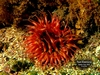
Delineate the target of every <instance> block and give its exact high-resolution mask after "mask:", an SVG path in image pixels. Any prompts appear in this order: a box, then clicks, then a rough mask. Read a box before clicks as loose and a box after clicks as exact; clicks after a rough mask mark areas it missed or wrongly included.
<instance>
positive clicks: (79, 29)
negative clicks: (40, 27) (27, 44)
mask: <svg viewBox="0 0 100 75" xmlns="http://www.w3.org/2000/svg"><path fill="white" fill-rule="evenodd" d="M0 2H1V4H0V10H1V11H0V15H1V17H0V75H100V30H99V29H100V1H99V0H87V1H84V0H76V1H74V0H65V1H64V0H57V1H56V0H46V2H45V0H38V1H36V2H35V1H31V0H25V1H24V0H22V1H20V0H15V1H14V0H4V1H2V0H0ZM29 8H31V10H30V9H29ZM40 10H41V11H42V12H49V13H52V14H57V15H58V17H59V18H60V19H61V25H64V24H65V23H66V21H67V24H68V25H69V26H70V28H71V29H72V31H73V33H75V34H76V35H80V36H81V37H82V38H83V39H82V40H81V42H80V44H81V45H80V46H81V47H80V50H79V52H78V53H76V54H75V55H74V56H75V57H74V60H75V61H69V62H68V64H67V65H64V66H61V68H60V69H53V68H48V69H47V70H42V69H40V68H38V67H35V65H34V63H33V62H31V61H30V60H29V59H28V58H27V56H26V55H25V53H24V51H25V48H24V46H23V41H24V36H25V35H27V34H26V30H27V28H26V27H25V25H27V24H28V23H27V21H26V20H27V19H28V18H29V17H32V16H34V15H36V14H37V12H39V13H41V12H40ZM5 15H6V16H5ZM9 17H10V19H9ZM82 60H87V61H88V60H89V61H90V63H91V64H89V66H86V67H85V68H84V67H82V65H81V67H80V66H79V64H78V63H76V62H78V61H79V62H81V61H82ZM81 64H82V63H81ZM86 64H87V63H86ZM86 64H85V65H86Z"/></svg>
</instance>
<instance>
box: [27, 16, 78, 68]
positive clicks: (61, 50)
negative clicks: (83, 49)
mask: <svg viewBox="0 0 100 75" xmlns="http://www.w3.org/2000/svg"><path fill="white" fill-rule="evenodd" d="M37 19H38V22H36V21H33V20H31V23H32V24H33V25H28V28H29V31H28V32H29V33H30V35H29V36H27V37H26V39H25V44H26V49H27V50H26V53H27V54H28V56H29V58H30V59H32V60H36V61H37V62H36V64H38V65H40V66H42V67H43V66H45V67H46V66H51V67H58V66H62V65H64V64H66V63H67V62H68V61H69V60H70V59H71V58H72V57H73V56H74V54H75V52H76V49H78V47H77V46H76V41H77V40H78V38H77V36H76V35H74V34H73V33H72V32H71V30H70V29H69V27H66V26H65V27H64V28H63V29H61V27H60V20H59V19H58V17H57V16H52V18H51V21H48V20H47V17H46V16H44V18H43V19H39V18H37Z"/></svg>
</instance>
